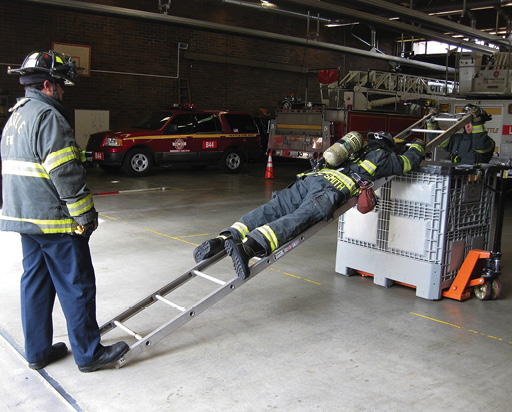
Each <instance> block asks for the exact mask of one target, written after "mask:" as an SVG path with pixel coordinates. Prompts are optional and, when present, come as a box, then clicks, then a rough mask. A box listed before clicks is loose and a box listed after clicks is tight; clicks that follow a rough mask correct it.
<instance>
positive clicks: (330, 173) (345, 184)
mask: <svg viewBox="0 0 512 412" xmlns="http://www.w3.org/2000/svg"><path fill="white" fill-rule="evenodd" d="M354 175H355V174H351V175H350V176H349V175H347V174H345V173H341V172H339V171H338V170H333V169H321V170H319V171H318V172H314V171H313V172H306V173H301V174H298V175H297V178H298V179H305V178H306V177H308V176H322V177H323V178H324V179H326V180H328V181H329V182H330V183H331V184H332V185H333V186H334V187H335V188H336V189H338V190H339V191H343V190H344V189H346V190H348V192H349V193H350V196H354V195H356V194H359V182H360V181H361V178H360V177H359V176H357V175H355V176H354ZM356 176H357V178H356Z"/></svg>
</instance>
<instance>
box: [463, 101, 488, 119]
mask: <svg viewBox="0 0 512 412" xmlns="http://www.w3.org/2000/svg"><path fill="white" fill-rule="evenodd" d="M463 112H464V113H465V114H472V115H473V123H480V122H481V121H482V115H483V113H485V112H484V111H483V110H482V109H480V107H478V106H475V105H474V104H467V105H466V106H464V109H463ZM485 114H487V113H485Z"/></svg>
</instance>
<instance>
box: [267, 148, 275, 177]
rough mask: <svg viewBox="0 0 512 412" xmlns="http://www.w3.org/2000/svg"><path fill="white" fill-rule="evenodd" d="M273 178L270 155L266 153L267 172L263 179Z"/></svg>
mask: <svg viewBox="0 0 512 412" xmlns="http://www.w3.org/2000/svg"><path fill="white" fill-rule="evenodd" d="M273 178H274V166H273V165H272V153H271V152H268V160H267V170H266V171H265V179H273Z"/></svg>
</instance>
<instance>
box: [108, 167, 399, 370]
mask: <svg viewBox="0 0 512 412" xmlns="http://www.w3.org/2000/svg"><path fill="white" fill-rule="evenodd" d="M392 178H393V176H391V177H387V178H382V179H379V180H377V181H376V182H375V183H374V186H373V187H374V189H377V188H378V187H380V186H382V185H384V184H385V183H386V182H388V181H389V180H391V179H392ZM356 203H357V198H356V197H353V198H351V199H350V200H349V201H348V202H346V203H345V204H344V205H342V206H341V207H340V208H339V209H337V210H336V211H335V213H334V215H333V217H332V218H331V219H329V220H328V221H320V222H318V223H316V224H315V225H313V226H311V227H310V228H308V229H307V230H305V231H304V232H303V233H301V234H300V235H298V236H296V237H295V238H293V239H291V240H290V241H288V242H286V243H285V244H284V245H282V246H281V247H279V248H278V249H276V250H275V251H274V252H273V253H272V254H271V255H270V256H267V257H264V258H253V259H252V260H251V263H252V262H253V261H255V263H252V265H251V266H250V276H249V277H247V278H246V279H240V278H239V277H238V276H236V275H235V277H234V278H232V279H231V280H229V281H227V282H225V281H223V280H220V279H218V278H215V277H213V276H210V275H208V274H206V273H205V270H206V269H208V268H209V267H211V266H213V265H215V264H216V263H218V262H219V261H221V260H222V259H224V258H225V257H226V256H227V254H226V252H225V251H222V252H219V253H218V254H217V255H215V256H212V257H211V258H209V259H205V260H203V261H201V262H199V263H198V264H196V265H195V266H194V267H192V268H191V269H189V270H187V271H186V272H185V273H183V274H182V275H181V276H178V277H177V278H176V279H174V280H173V281H171V282H170V283H168V284H166V285H165V286H163V287H162V288H160V289H158V290H156V291H155V292H153V293H151V294H150V295H148V296H146V297H145V298H143V299H141V300H139V301H138V302H137V303H135V304H133V305H131V306H130V307H129V308H128V309H126V310H124V311H122V312H121V313H119V314H118V315H117V316H115V317H113V318H112V319H110V320H109V321H107V322H106V323H104V324H103V325H102V326H101V327H100V334H101V335H104V334H106V333H107V332H109V331H112V330H114V329H116V328H117V329H120V330H122V331H124V332H125V333H127V334H128V335H129V336H131V337H133V338H135V339H136V340H137V341H136V342H135V343H133V344H132V345H130V350H129V351H128V352H127V353H126V354H125V355H124V356H123V357H122V358H121V359H119V360H118V361H117V362H116V365H115V366H116V368H121V367H123V366H125V365H126V364H127V363H129V362H130V361H132V360H133V359H134V358H136V357H137V356H139V355H140V354H142V353H143V352H145V351H147V350H149V349H151V348H152V347H153V346H154V345H155V344H156V343H158V342H159V341H160V340H162V339H164V338H165V337H166V336H168V335H169V334H171V333H172V332H174V331H175V330H177V329H178V328H179V327H181V326H183V325H185V324H186V323H188V322H189V321H191V320H192V319H194V318H196V317H197V316H198V315H199V314H201V313H203V312H204V311H205V310H206V309H208V308H209V307H210V306H212V305H213V304H214V303H216V302H218V301H219V300H221V299H222V298H224V297H225V296H227V295H229V294H230V293H231V292H233V291H234V290H236V289H237V288H238V287H240V286H242V285H243V284H244V283H246V282H247V281H248V280H251V279H253V278H254V277H255V276H256V275H257V274H258V273H260V272H261V271H263V270H264V269H266V268H268V267H269V266H271V265H272V264H274V263H275V262H277V261H278V260H279V259H281V258H282V257H283V256H285V255H286V254H287V253H289V252H291V251H292V250H295V248H296V247H298V246H300V245H301V244H302V243H304V242H305V241H306V240H308V239H309V238H310V237H312V236H313V235H315V234H316V233H317V232H319V231H320V230H322V229H323V228H324V227H325V226H327V225H328V224H329V223H331V222H332V221H333V220H336V219H338V218H339V217H340V216H341V215H342V214H343V213H345V212H346V211H347V210H349V209H350V208H352V207H353V206H355V204H356ZM194 278H202V279H206V280H208V281H211V282H212V283H214V284H216V285H219V286H218V287H217V288H216V289H215V290H213V292H211V293H210V294H208V295H207V296H205V297H204V298H202V299H200V300H199V301H197V302H196V303H195V304H193V305H192V306H190V307H187V308H186V307H183V306H181V305H180V304H179V303H176V302H173V301H172V300H171V297H170V296H169V295H170V294H171V293H172V292H173V291H176V290H177V289H178V288H179V287H180V286H182V285H184V284H185V283H187V282H188V281H190V280H192V279H194ZM156 302H160V303H162V304H167V305H168V306H170V307H171V308H173V309H174V310H176V311H177V312H178V314H177V315H176V316H174V317H173V318H172V319H169V320H168V321H167V322H165V323H163V324H162V325H160V326H158V327H157V328H156V329H155V330H153V331H152V332H150V333H148V334H147V335H145V336H141V335H140V334H139V333H137V332H136V331H134V330H132V329H130V328H129V327H127V326H126V325H125V321H127V320H128V319H130V318H131V317H133V316H135V315H136V314H138V313H140V312H142V311H144V310H145V309H147V308H148V307H149V306H151V305H152V304H153V303H156Z"/></svg>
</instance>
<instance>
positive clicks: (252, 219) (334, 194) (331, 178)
mask: <svg viewBox="0 0 512 412" xmlns="http://www.w3.org/2000/svg"><path fill="white" fill-rule="evenodd" d="M398 152H399V150H398V147H397V145H396V143H395V141H394V139H393V137H392V136H391V134H389V133H387V132H379V133H376V134H375V139H373V140H370V141H368V143H367V144H364V143H363V139H362V137H361V135H360V134H359V133H357V132H350V133H348V134H347V135H345V136H344V137H343V138H341V139H340V140H339V141H338V142H336V143H335V144H334V145H333V146H331V147H330V148H329V149H328V150H326V151H325V153H324V157H323V158H321V159H320V161H319V162H318V164H317V166H316V167H315V168H314V169H313V170H312V171H310V172H307V173H302V174H300V175H298V176H297V180H296V181H295V182H294V183H293V184H292V185H290V186H289V187H288V188H286V189H284V190H282V191H280V192H278V193H277V194H276V195H275V196H274V197H273V198H272V199H271V200H270V201H269V202H268V203H265V204H264V205H261V206H259V207H257V208H256V209H254V210H252V211H251V212H249V213H247V214H245V215H243V216H242V217H241V218H240V219H239V220H238V221H237V222H235V223H234V224H233V225H231V227H229V228H227V229H224V230H223V231H221V232H220V234H219V235H218V236H217V237H215V238H213V239H209V240H206V241H204V242H203V243H202V244H201V245H199V246H198V247H197V248H196V249H195V250H194V259H195V261H196V262H197V263H199V262H201V261H202V260H204V259H207V258H210V257H212V256H214V255H216V254H217V253H219V252H221V251H222V250H223V249H225V251H226V252H227V254H228V255H229V256H231V258H232V259H233V265H234V267H235V271H236V273H237V276H238V277H239V278H241V279H245V278H247V277H248V276H249V275H250V269H249V260H250V259H251V258H252V257H263V256H269V255H270V254H272V252H274V251H275V250H276V249H277V248H279V247H280V246H281V245H283V244H284V243H286V242H287V241H289V240H290V239H291V238H293V237H295V236H297V235H299V234H300V233H302V232H303V231H305V230H306V229H307V228H309V227H311V226H313V225H314V224H315V223H317V222H320V221H321V220H329V219H330V218H331V217H332V215H333V213H334V211H335V210H336V209H338V208H339V207H341V206H342V205H343V204H345V203H346V202H347V201H348V200H349V199H350V198H351V197H353V196H356V195H358V194H359V193H360V185H361V184H365V183H367V182H372V181H374V180H376V179H380V178H382V177H387V176H393V175H403V174H405V173H407V172H409V171H411V170H414V169H416V168H417V167H418V166H419V164H420V162H421V160H422V158H423V156H424V152H425V144H424V142H423V141H422V140H420V139H417V140H415V141H414V142H413V144H412V145H411V146H410V147H409V149H408V150H407V151H406V152H405V153H404V154H402V155H400V154H399V153H398Z"/></svg>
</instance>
